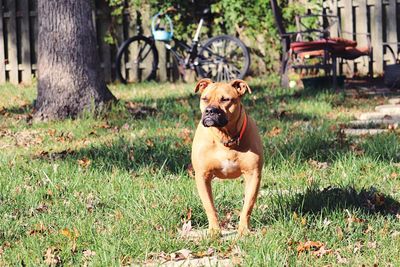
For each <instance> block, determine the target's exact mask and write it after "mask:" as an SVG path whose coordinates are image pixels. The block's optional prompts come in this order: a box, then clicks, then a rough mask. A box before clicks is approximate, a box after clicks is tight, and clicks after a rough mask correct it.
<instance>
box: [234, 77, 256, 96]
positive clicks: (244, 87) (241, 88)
mask: <svg viewBox="0 0 400 267" xmlns="http://www.w3.org/2000/svg"><path fill="white" fill-rule="evenodd" d="M231 86H232V87H233V88H235V89H236V90H237V91H238V93H239V95H240V96H242V95H244V94H245V93H246V91H248V92H249V93H250V94H251V89H250V87H249V85H248V84H247V83H246V82H245V81H243V80H239V79H236V80H233V81H231Z"/></svg>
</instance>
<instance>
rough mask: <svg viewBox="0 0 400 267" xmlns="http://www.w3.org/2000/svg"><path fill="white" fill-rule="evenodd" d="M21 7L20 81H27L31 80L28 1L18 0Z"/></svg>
mask: <svg viewBox="0 0 400 267" xmlns="http://www.w3.org/2000/svg"><path fill="white" fill-rule="evenodd" d="M20 1H21V2H20V7H21V15H22V18H21V39H20V40H21V41H20V42H21V46H20V47H21V51H20V53H21V61H22V62H21V64H22V73H21V81H22V82H25V83H28V82H30V81H31V76H32V75H31V73H32V69H31V47H30V41H29V39H30V38H29V2H28V0H20Z"/></svg>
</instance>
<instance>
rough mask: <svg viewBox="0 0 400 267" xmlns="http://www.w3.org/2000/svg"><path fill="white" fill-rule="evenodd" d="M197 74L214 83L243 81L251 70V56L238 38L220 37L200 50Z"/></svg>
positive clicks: (209, 41) (214, 38)
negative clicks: (234, 80) (233, 80)
mask: <svg viewBox="0 0 400 267" xmlns="http://www.w3.org/2000/svg"><path fill="white" fill-rule="evenodd" d="M196 63H197V66H196V70H197V73H198V74H199V75H200V76H201V77H203V78H210V79H212V80H214V81H228V80H232V79H243V78H244V77H245V75H246V73H247V71H248V70H249V66H250V55H249V52H248V50H247V48H246V46H245V45H244V44H243V42H242V41H240V40H239V39H238V38H235V37H233V36H229V35H220V36H216V37H213V38H211V39H209V40H208V41H206V43H205V44H204V45H202V46H201V48H200V50H199V55H198V58H197V62H196Z"/></svg>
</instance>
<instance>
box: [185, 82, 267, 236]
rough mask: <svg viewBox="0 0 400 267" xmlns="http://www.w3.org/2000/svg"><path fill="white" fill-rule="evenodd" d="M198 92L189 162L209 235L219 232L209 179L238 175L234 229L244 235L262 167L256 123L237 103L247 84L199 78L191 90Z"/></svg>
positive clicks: (247, 230)
mask: <svg viewBox="0 0 400 267" xmlns="http://www.w3.org/2000/svg"><path fill="white" fill-rule="evenodd" d="M198 91H200V93H201V101H200V110H201V112H202V120H201V122H200V123H199V125H198V127H197V130H196V134H195V136H194V140H193V145H192V165H193V168H194V171H195V179H196V185H197V190H198V192H199V195H200V198H201V201H202V203H203V206H204V209H205V211H206V214H207V218H208V223H209V227H208V228H209V231H210V234H211V235H214V234H218V233H220V226H219V223H218V217H217V212H216V210H215V206H214V201H213V196H212V190H211V180H212V179H213V178H214V177H218V178H221V179H232V178H238V177H239V176H240V175H242V174H243V176H244V181H245V197H244V205H243V210H242V212H241V214H240V221H239V228H238V232H239V234H246V233H248V232H249V221H250V215H251V211H252V209H253V206H254V204H255V202H256V199H257V193H258V189H259V187H260V181H261V169H262V166H263V147H262V143H261V138H260V135H259V133H258V129H257V126H256V124H255V123H254V121H253V120H252V119H251V118H250V117H249V116H248V115H247V114H246V112H245V110H244V108H243V105H242V104H241V102H240V99H241V97H242V96H243V95H244V94H245V93H246V92H247V91H248V92H249V93H251V90H250V87H249V86H248V85H247V83H246V82H244V81H242V80H234V81H232V82H230V83H213V82H212V81H211V80H210V79H202V80H200V81H199V82H198V83H197V85H196V88H195V92H198Z"/></svg>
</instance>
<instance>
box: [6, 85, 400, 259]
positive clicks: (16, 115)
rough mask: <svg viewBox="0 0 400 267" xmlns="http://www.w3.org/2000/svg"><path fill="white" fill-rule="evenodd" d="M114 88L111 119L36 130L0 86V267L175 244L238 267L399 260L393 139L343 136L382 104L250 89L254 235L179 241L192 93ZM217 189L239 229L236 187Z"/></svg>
mask: <svg viewBox="0 0 400 267" xmlns="http://www.w3.org/2000/svg"><path fill="white" fill-rule="evenodd" d="M271 80H273V79H271ZM110 87H111V89H112V91H113V93H114V94H115V95H116V96H117V97H118V98H119V99H120V102H119V103H118V104H116V105H115V106H114V107H113V110H112V112H111V113H109V114H107V115H105V116H102V117H99V118H92V117H90V116H83V117H82V118H80V119H77V120H66V121H62V122H51V123H39V124H32V123H31V121H30V112H31V107H30V103H31V102H32V100H33V99H34V97H35V88H34V87H33V86H32V87H14V86H11V85H5V86H1V87H0V266H15V265H27V266H38V265H50V264H52V265H87V264H88V265H93V266H115V265H132V264H143V263H145V262H154V261H157V259H158V258H159V257H160V256H162V255H164V256H163V257H164V258H166V259H168V257H170V256H169V255H170V254H171V253H173V252H176V251H178V250H180V249H188V250H190V251H191V253H192V255H193V256H194V257H195V256H200V255H205V254H210V255H218V257H219V258H232V259H233V261H234V262H235V263H236V264H238V265H243V266H262V265H264V266H265V265H268V266H283V265H286V266H296V265H299V266H323V265H333V266H335V265H349V266H360V265H362V264H365V265H366V266H372V265H374V264H375V263H376V264H379V266H390V265H392V266H399V265H400V254H399V253H398V252H399V250H400V203H399V202H398V201H400V163H399V162H400V149H399V148H400V147H399V146H400V145H399V135H398V133H396V132H392V133H390V134H385V135H379V136H376V137H361V138H349V137H346V136H343V135H341V134H340V127H341V124H342V123H345V122H346V121H349V120H351V118H352V116H353V115H354V114H355V113H356V112H359V111H362V110H368V109H372V108H373V105H374V104H378V103H382V102H384V101H385V99H384V98H383V97H371V98H368V99H367V98H354V97H344V96H343V95H340V94H333V93H330V92H328V91H325V92H324V91H319V92H308V91H296V90H281V89H279V88H277V87H276V86H275V83H274V82H265V81H263V80H254V81H252V82H250V87H252V91H253V94H252V95H246V96H245V98H244V100H243V101H244V103H245V106H246V108H247V111H248V112H249V113H250V115H251V116H252V117H253V118H254V119H255V120H256V121H257V123H258V126H259V128H260V130H261V135H262V137H263V141H264V150H265V167H264V170H263V178H262V179H263V180H262V188H261V192H260V196H259V198H258V202H257V205H256V207H255V210H254V212H253V216H252V220H251V222H252V227H253V230H254V233H253V234H251V235H250V236H248V237H244V238H234V239H229V240H225V239H217V240H215V239H214V240H212V239H207V238H204V239H195V240H191V239H187V238H182V237H181V235H180V233H179V230H180V229H182V225H183V223H184V221H185V220H187V219H188V216H189V214H188V213H190V212H189V210H191V218H190V219H191V224H192V226H193V228H194V229H197V230H198V229H205V228H206V227H207V219H206V215H205V213H204V211H203V208H202V206H201V203H200V200H199V198H198V196H197V192H196V188H195V185H194V181H193V179H192V177H191V172H190V167H189V164H190V156H189V155H190V147H191V139H192V137H193V134H194V129H195V127H196V124H197V122H198V121H199V119H200V113H199V110H198V96H196V95H194V94H193V87H194V86H193V85H192V84H178V85H173V84H154V83H151V84H144V85H136V86H129V87H128V86H127V87H125V86H119V85H118V86H110ZM213 189H214V194H215V201H216V205H217V209H218V211H219V215H220V218H221V220H223V226H224V227H225V228H226V229H229V228H231V227H232V226H233V227H236V226H237V222H238V212H239V210H240V209H241V205H242V200H243V184H242V181H241V179H238V180H230V181H223V182H221V181H215V182H214V183H213ZM307 241H313V243H312V242H308V243H306V242H307ZM162 252H164V253H162Z"/></svg>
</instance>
